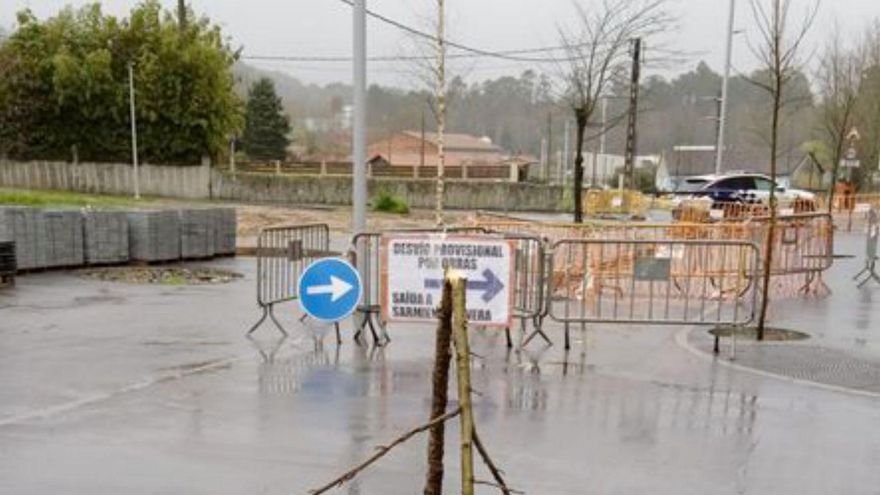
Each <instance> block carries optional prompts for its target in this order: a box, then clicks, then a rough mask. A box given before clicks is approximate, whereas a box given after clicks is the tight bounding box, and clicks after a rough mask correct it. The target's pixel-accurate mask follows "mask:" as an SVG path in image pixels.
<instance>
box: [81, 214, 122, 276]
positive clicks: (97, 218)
mask: <svg viewBox="0 0 880 495" xmlns="http://www.w3.org/2000/svg"><path fill="white" fill-rule="evenodd" d="M83 219H84V223H83V231H84V239H83V240H84V244H85V258H86V263H87V264H89V265H102V264H108V263H125V262H127V261H128V260H129V251H128V235H129V234H128V216H127V214H126V213H125V212H124V211H99V210H86V211H85V212H84V213H83Z"/></svg>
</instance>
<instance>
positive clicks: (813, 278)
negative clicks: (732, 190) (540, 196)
mask: <svg viewBox="0 0 880 495" xmlns="http://www.w3.org/2000/svg"><path fill="white" fill-rule="evenodd" d="M473 225H474V226H477V227H483V228H486V229H489V230H491V231H495V232H501V233H505V232H506V233H517V234H525V235H533V236H537V237H540V238H542V239H547V240H548V241H549V242H555V241H559V240H562V239H587V240H606V239H619V240H630V241H659V240H707V241H709V240H711V241H745V242H754V243H756V244H757V245H758V246H759V247H760V248H761V253H763V252H764V247H763V246H764V245H765V243H766V242H767V237H768V236H767V234H768V232H769V218H767V217H762V218H753V219H750V220H748V221H744V222H715V223H690V222H671V223H648V222H614V221H590V222H587V223H583V224H572V223H563V222H535V221H528V220H516V219H510V218H503V217H499V216H497V215H486V214H478V215H477V216H475V218H474V221H473ZM833 234H834V226H833V222H832V219H831V216H830V215H829V214H827V213H800V214H794V215H787V216H780V217H778V218H777V221H776V228H775V229H774V235H773V243H774V245H773V253H774V255H773V262H772V264H771V275H772V276H774V277H777V278H779V279H780V280H779V282H780V283H778V284H774V286H773V287H774V290H775V291H776V292H778V294H777V295H793V294H797V293H806V292H809V291H811V290H817V289H816V285H817V284H821V277H820V275H821V273H822V272H824V271H825V270H827V269H828V268H830V267H831V263H832V261H833V243H834V237H833ZM822 285H824V284H822Z"/></svg>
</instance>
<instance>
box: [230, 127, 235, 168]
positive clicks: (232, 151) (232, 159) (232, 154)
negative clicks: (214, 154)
mask: <svg viewBox="0 0 880 495" xmlns="http://www.w3.org/2000/svg"><path fill="white" fill-rule="evenodd" d="M229 172H230V173H231V174H232V176H233V177H235V136H234V135H233V136H232V137H231V138H229Z"/></svg>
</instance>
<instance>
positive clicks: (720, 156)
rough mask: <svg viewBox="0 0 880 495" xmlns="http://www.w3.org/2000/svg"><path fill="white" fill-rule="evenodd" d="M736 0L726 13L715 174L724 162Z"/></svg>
mask: <svg viewBox="0 0 880 495" xmlns="http://www.w3.org/2000/svg"><path fill="white" fill-rule="evenodd" d="M735 9H736V0H730V11H729V12H728V14H727V49H726V52H725V55H724V76H723V78H722V79H721V111H720V112H719V115H718V143H717V144H716V146H715V174H716V175H717V174H720V173H721V168H722V164H723V163H724V128H725V126H726V123H727V83H728V80H729V79H730V53H731V51H732V49H733V18H734V13H735Z"/></svg>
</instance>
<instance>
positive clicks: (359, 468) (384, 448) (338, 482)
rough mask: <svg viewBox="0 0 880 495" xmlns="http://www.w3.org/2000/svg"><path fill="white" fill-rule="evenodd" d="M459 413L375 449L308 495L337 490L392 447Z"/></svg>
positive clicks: (448, 414)
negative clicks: (356, 463)
mask: <svg viewBox="0 0 880 495" xmlns="http://www.w3.org/2000/svg"><path fill="white" fill-rule="evenodd" d="M460 413H461V408H455V409H454V410H452V411H449V412H448V413H446V414H444V415H443V416H438V417H436V418H434V419H432V420H431V421H429V422H427V423H425V424H423V425H421V426H419V427H417V428H414V429H412V430H410V431H408V432H406V433H404V434H403V435H401V436H400V437H398V438H397V439H396V440H394V441H393V442H391V443H390V444H388V445H381V446H379V447H377V450H378V451H377V452H376V453H375V454H373V455H372V456H370V457H369V458H368V459H367V460H365V461H364V462H362V463H360V464H358V465H357V466H355V467H353V468H351V469H350V470H348V471H347V472H346V473H345V474H343V475H342V476H339V477H338V478H336V479H334V480H333V481H331V482H329V483H327V484H326V485H323V486H322V487H320V488H316V489H314V490H309V494H310V495H320V494H322V493H326V492H328V491H330V490H331V489H333V488H338V487H340V486H342V485H343V484H344V483H346V482H348V481H351V480H352V479H354V477H355V476H357V475H358V474H359V473H360V472H361V471H363V470H364V469H366V468H368V467H369V466H370V465H371V464H373V463H374V462H376V461H378V460H379V459H381V458H382V457H384V456H385V454H387V453H388V452H390V451H391V449H393V448H394V447H397V446H398V445H400V444H402V443H404V442H406V441H407V440H409V439H410V438H412V437H414V436H415V435H417V434H419V433H422V432H424V431H427V430H430V429H431V428H433V427H434V426H436V425H438V424H440V423H444V422H446V421H448V420H450V419H452V418H454V417H456V416H458V415H459V414H460Z"/></svg>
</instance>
